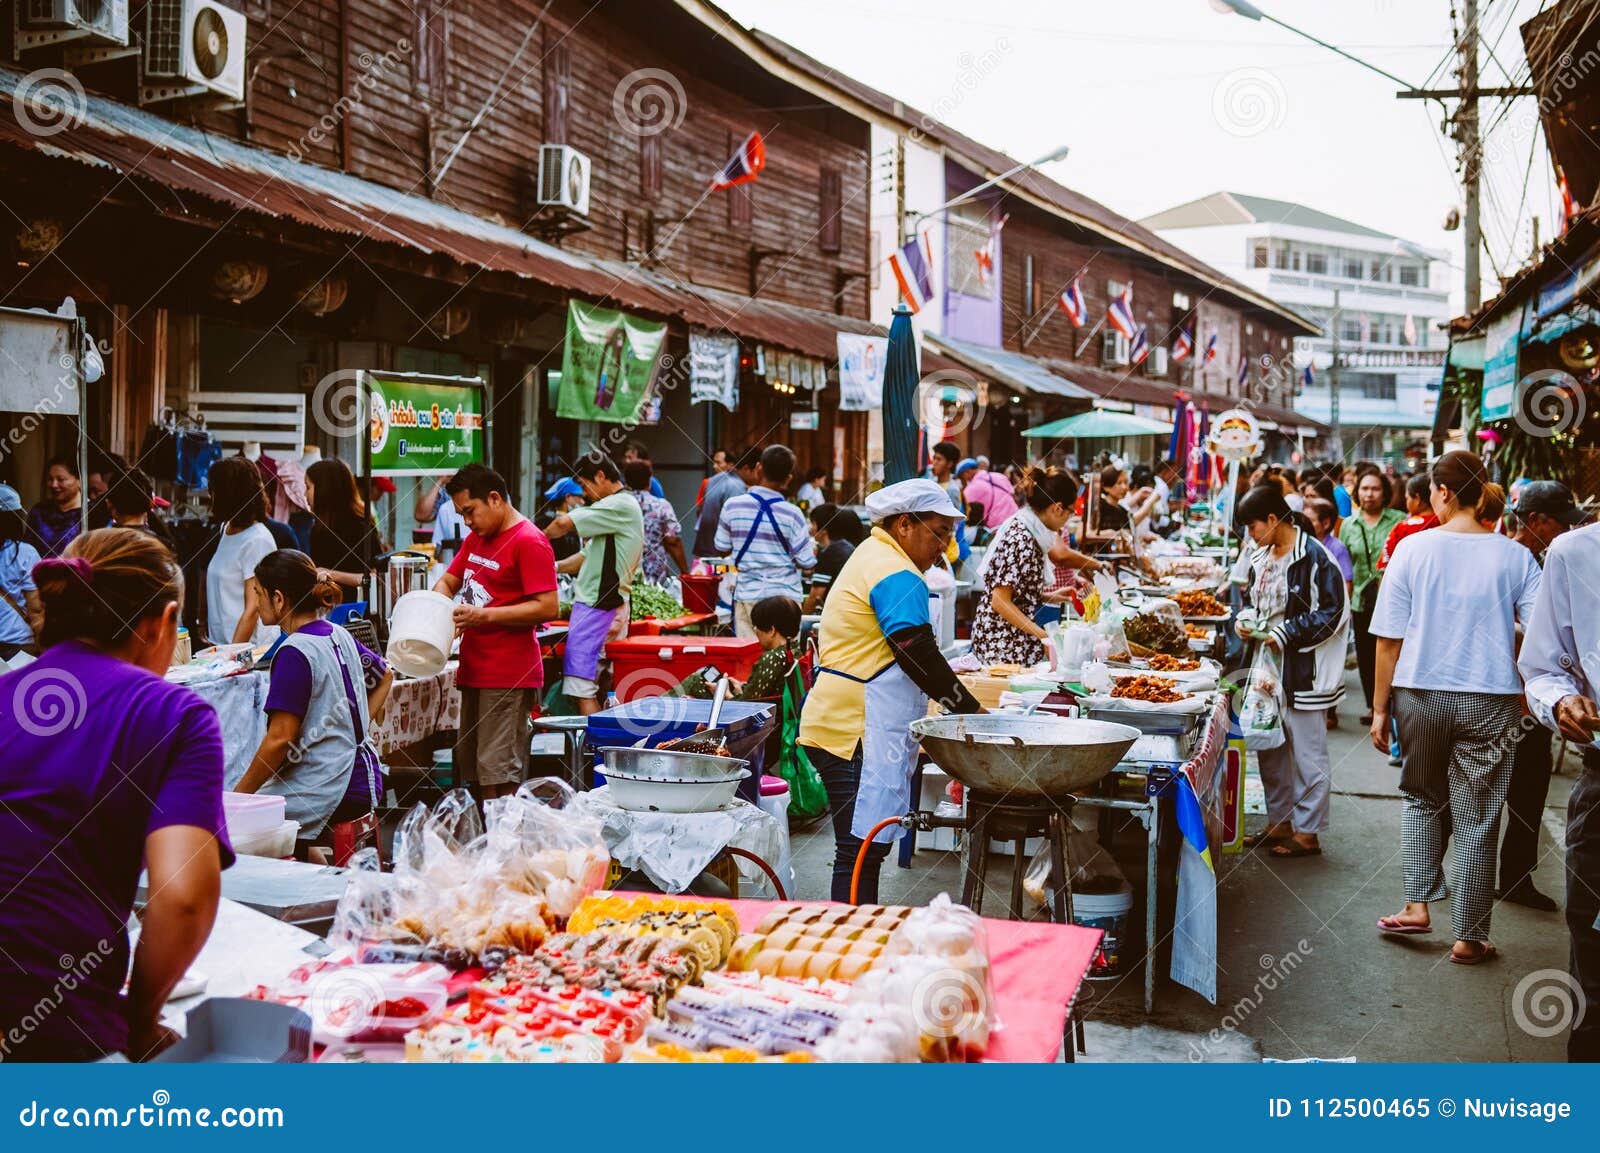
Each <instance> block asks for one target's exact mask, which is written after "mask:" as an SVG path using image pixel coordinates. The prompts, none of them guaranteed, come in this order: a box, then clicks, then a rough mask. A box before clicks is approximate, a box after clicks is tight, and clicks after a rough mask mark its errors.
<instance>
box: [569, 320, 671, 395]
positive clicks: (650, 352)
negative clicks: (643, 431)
mask: <svg viewBox="0 0 1600 1153" xmlns="http://www.w3.org/2000/svg"><path fill="white" fill-rule="evenodd" d="M666 337H667V325H666V322H665V321H649V320H642V319H640V318H639V317H636V316H629V315H628V314H627V313H625V312H618V311H616V310H615V309H610V308H598V307H594V306H592V305H588V304H582V303H579V302H578V301H576V300H573V301H569V302H568V303H567V339H566V345H565V348H564V350H563V353H562V358H561V394H560V396H559V398H558V399H557V407H556V413H557V415H559V416H563V417H566V418H567V419H569V420H600V421H608V422H610V423H612V424H627V423H631V422H635V421H637V420H638V419H639V415H640V411H641V409H643V408H644V406H645V402H646V400H647V399H648V398H649V396H650V392H651V389H652V388H654V387H655V381H656V373H657V371H658V370H659V369H660V365H661V349H662V346H663V345H664V344H665V343H666Z"/></svg>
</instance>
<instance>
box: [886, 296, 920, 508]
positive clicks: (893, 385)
mask: <svg viewBox="0 0 1600 1153" xmlns="http://www.w3.org/2000/svg"><path fill="white" fill-rule="evenodd" d="M917 384H918V378H917V337H916V333H914V332H913V331H912V329H911V311H910V309H908V308H906V306H905V305H904V304H901V305H898V306H896V308H895V310H894V319H893V320H892V321H890V323H889V353H888V356H887V357H885V359H884V365H883V483H884V484H895V483H897V482H899V481H902V480H910V479H912V478H913V477H915V476H920V475H921V473H922V468H921V460H920V458H921V456H922V453H921V451H920V450H921V445H920V444H919V443H918V441H919V440H920V439H921V436H920V434H921V427H920V422H919V420H918V418H917Z"/></svg>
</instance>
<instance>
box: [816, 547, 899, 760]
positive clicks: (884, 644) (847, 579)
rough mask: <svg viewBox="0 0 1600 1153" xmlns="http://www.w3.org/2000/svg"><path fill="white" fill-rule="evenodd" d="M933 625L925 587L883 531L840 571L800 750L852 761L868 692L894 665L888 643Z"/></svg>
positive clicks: (826, 613) (826, 611) (825, 617)
mask: <svg viewBox="0 0 1600 1153" xmlns="http://www.w3.org/2000/svg"><path fill="white" fill-rule="evenodd" d="M929 623H931V618H930V617H929V615H928V586H927V584H926V583H925V582H924V581H923V579H922V573H921V572H920V571H918V569H917V566H916V565H914V564H912V563H911V558H910V557H908V556H906V554H905V553H904V552H903V551H902V550H901V548H900V546H899V545H898V544H896V543H895V541H894V538H893V537H891V536H890V535H889V534H888V533H886V532H884V531H883V530H882V529H881V528H875V529H873V530H872V535H871V536H870V537H868V538H867V539H866V540H865V541H863V542H862V543H861V544H860V545H859V546H858V547H857V548H856V550H855V552H853V553H852V554H851V555H850V559H849V560H847V561H846V562H845V564H844V568H842V569H840V570H839V575H838V576H837V577H836V578H835V579H834V582H833V588H832V590H831V591H830V592H829V593H828V599H827V601H826V602H825V604H824V605H823V609H822V625H821V631H822V647H821V652H820V654H819V655H820V659H821V667H822V668H824V669H832V670H834V672H836V673H842V674H844V675H843V676H835V675H833V674H832V673H825V672H820V671H819V672H818V675H817V678H816V683H815V684H813V685H812V687H811V692H810V693H809V694H807V696H806V703H805V708H804V709H803V710H802V711H801V714H800V735H799V743H800V744H802V745H811V746H813V747H815V748H820V749H826V750H827V751H828V752H830V753H833V754H834V755H835V756H840V757H850V756H852V755H854V753H855V748H856V745H857V743H859V742H860V740H861V731H862V729H863V728H865V726H866V685H865V682H866V681H869V680H871V679H872V678H873V677H874V676H876V675H877V674H878V673H880V672H882V671H883V670H884V669H885V668H887V667H888V666H889V665H891V664H893V663H894V654H893V652H892V651H891V650H890V648H889V640H888V638H889V637H890V636H891V635H893V634H894V633H897V632H899V631H900V630H901V629H905V628H914V627H916V626H918V625H927V624H929Z"/></svg>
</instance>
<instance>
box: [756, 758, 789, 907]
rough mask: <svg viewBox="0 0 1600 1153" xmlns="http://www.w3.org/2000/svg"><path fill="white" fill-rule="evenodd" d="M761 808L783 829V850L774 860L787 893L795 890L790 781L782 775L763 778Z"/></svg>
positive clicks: (773, 863)
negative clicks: (790, 815) (790, 828)
mask: <svg viewBox="0 0 1600 1153" xmlns="http://www.w3.org/2000/svg"><path fill="white" fill-rule="evenodd" d="M757 803H758V804H759V805H760V806H761V810H762V812H764V813H767V814H769V815H771V816H772V817H773V819H775V820H776V821H777V822H778V825H779V827H780V828H782V830H783V851H782V852H781V853H779V854H778V859H777V860H776V861H773V862H772V867H773V869H774V870H776V872H777V874H778V878H779V879H780V880H781V881H783V888H784V892H785V893H792V892H793V891H794V857H793V855H792V853H791V852H790V848H789V782H788V781H786V780H784V779H783V778H782V777H762V778H761V800H760V801H758V802H757Z"/></svg>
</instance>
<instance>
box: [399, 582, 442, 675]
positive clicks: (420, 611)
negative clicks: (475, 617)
mask: <svg viewBox="0 0 1600 1153" xmlns="http://www.w3.org/2000/svg"><path fill="white" fill-rule="evenodd" d="M454 610H455V602H454V601H452V600H451V599H450V598H449V597H447V596H445V595H444V594H443V593H436V592H433V591H432V590H431V589H429V590H421V589H419V590H417V591H415V592H408V593H406V595H405V596H403V597H401V598H400V599H399V600H397V601H395V603H394V615H393V616H392V617H390V618H389V649H388V652H387V653H386V654H385V656H386V658H387V659H388V662H389V664H390V666H391V667H393V668H395V669H398V670H399V671H400V672H403V673H405V674H406V676H408V677H432V676H437V675H438V674H439V673H441V672H443V671H444V666H445V662H446V661H448V660H449V659H450V643H451V642H452V641H453V640H454V639H455V634H456V627H455V624H454V623H453V622H452V621H451V620H450V614H451V613H452V612H454Z"/></svg>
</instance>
